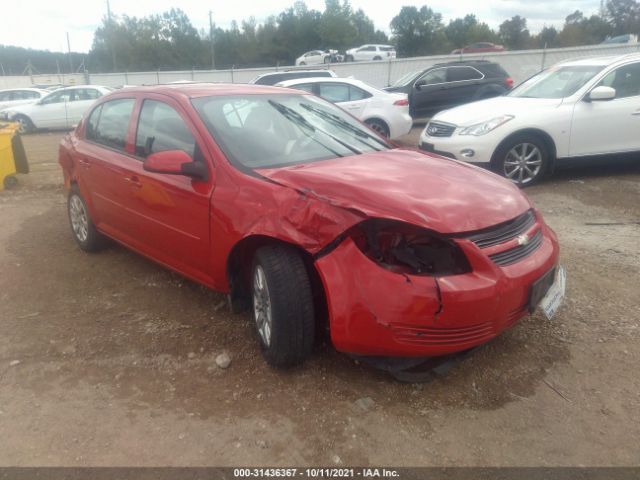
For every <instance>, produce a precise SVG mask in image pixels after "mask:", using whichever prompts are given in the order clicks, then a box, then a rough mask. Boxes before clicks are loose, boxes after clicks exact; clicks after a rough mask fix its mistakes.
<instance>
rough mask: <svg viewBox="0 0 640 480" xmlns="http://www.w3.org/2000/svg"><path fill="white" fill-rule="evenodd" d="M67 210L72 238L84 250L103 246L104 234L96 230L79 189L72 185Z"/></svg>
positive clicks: (88, 250) (92, 249) (94, 249)
mask: <svg viewBox="0 0 640 480" xmlns="http://www.w3.org/2000/svg"><path fill="white" fill-rule="evenodd" d="M67 211H68V213H69V223H70V224H71V232H72V233H73V238H74V239H75V240H76V242H77V243H78V245H79V246H80V248H81V249H82V250H84V251H85V252H96V251H98V250H100V249H101V248H103V247H104V245H105V243H106V240H105V238H104V236H103V235H102V234H101V233H100V232H98V230H96V227H95V225H94V224H93V220H91V217H90V216H89V210H88V209H87V204H86V203H85V201H84V199H83V198H82V195H80V190H78V187H77V186H73V187H72V188H71V191H70V192H69V197H68V199H67Z"/></svg>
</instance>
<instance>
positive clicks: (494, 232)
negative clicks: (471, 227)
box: [467, 210, 536, 248]
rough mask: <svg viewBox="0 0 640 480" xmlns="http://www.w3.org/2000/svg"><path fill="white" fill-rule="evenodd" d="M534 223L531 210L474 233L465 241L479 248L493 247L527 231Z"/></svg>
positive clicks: (534, 218)
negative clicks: (469, 241)
mask: <svg viewBox="0 0 640 480" xmlns="http://www.w3.org/2000/svg"><path fill="white" fill-rule="evenodd" d="M534 223H536V216H535V215H534V214H533V211H532V210H528V211H527V212H526V213H524V214H522V215H520V216H519V217H516V218H514V219H513V220H509V221H508V222H505V223H501V224H499V225H495V226H493V227H490V228H488V229H485V230H483V231H480V232H476V233H474V234H473V235H471V236H468V237H467V239H469V240H471V241H472V242H473V243H475V244H476V245H477V246H478V247H480V248H487V247H493V246H494V245H500V244H501V243H505V242H508V241H509V240H511V239H513V238H516V237H517V236H518V235H521V234H523V233H524V232H526V231H527V230H529V229H530V228H531V227H532V226H533V224H534Z"/></svg>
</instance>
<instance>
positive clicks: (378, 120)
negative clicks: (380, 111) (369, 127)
mask: <svg viewBox="0 0 640 480" xmlns="http://www.w3.org/2000/svg"><path fill="white" fill-rule="evenodd" d="M372 120H375V121H376V122H381V123H382V124H383V125H384V126H385V127H386V128H387V132H388V133H389V136H391V127H390V126H389V122H387V121H386V120H385V119H384V118H382V117H380V116H378V115H372V116H371V117H367V118H365V119H364V120H362V123H365V124H367V122H370V121H372Z"/></svg>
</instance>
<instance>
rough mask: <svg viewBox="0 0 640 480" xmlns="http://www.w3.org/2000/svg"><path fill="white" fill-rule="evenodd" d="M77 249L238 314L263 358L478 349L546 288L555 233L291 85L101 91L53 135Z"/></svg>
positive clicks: (515, 192) (513, 197)
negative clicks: (154, 275) (190, 286)
mask: <svg viewBox="0 0 640 480" xmlns="http://www.w3.org/2000/svg"><path fill="white" fill-rule="evenodd" d="M60 164H61V166H62V169H63V171H64V180H65V186H66V189H67V191H68V212H69V219H70V223H71V227H72V232H73V236H74V238H75V240H76V241H77V243H78V244H79V246H80V248H82V249H83V250H86V251H95V250H98V249H99V248H100V247H102V246H103V245H104V240H105V237H109V238H111V239H113V240H115V241H117V242H118V243H121V244H123V245H125V246H126V247H128V248H130V249H132V250H135V251H136V252H139V253H140V254H142V255H145V256H147V257H149V258H151V259H153V260H155V261H156V262H158V263H160V264H162V265H164V266H166V267H168V268H170V269H172V270H175V271H176V272H179V273H181V274H182V275H184V276H186V277H188V278H190V279H192V280H194V281H196V282H199V283H201V284H203V285H206V286H207V287H210V288H212V289H215V290H219V291H222V292H226V293H228V295H229V299H230V304H231V306H232V308H233V309H234V310H242V309H243V308H249V309H251V311H252V313H253V319H254V320H255V325H256V331H257V333H258V335H257V337H258V339H259V341H260V344H261V347H262V350H263V353H264V356H265V358H266V360H267V361H268V362H269V363H270V364H272V365H277V366H286V365H293V364H297V363H300V362H302V361H303V360H304V359H305V358H307V357H308V356H309V355H310V353H311V350H312V347H313V344H314V336H315V335H316V332H317V331H322V330H321V328H319V327H322V328H328V329H329V331H330V335H331V339H332V342H333V345H334V346H335V348H336V349H337V350H339V351H343V352H348V353H352V354H357V355H366V356H400V357H424V356H435V355H443V354H447V353H452V352H456V351H461V350H466V349H468V348H470V347H473V346H475V345H479V344H481V343H484V342H486V341H488V340H490V339H491V338H493V337H495V336H496V335H498V334H499V333H500V332H501V331H503V330H504V329H506V328H508V327H510V326H511V325H513V324H514V323H515V322H516V321H517V320H518V319H519V318H521V317H522V316H524V315H525V314H527V313H528V312H530V311H532V309H534V308H535V307H536V305H537V304H538V302H540V299H541V298H542V297H543V296H544V295H545V293H546V292H547V290H548V289H549V288H550V285H551V284H553V282H554V278H555V276H556V271H557V270H558V269H557V264H558V243H557V241H556V237H555V235H554V233H553V232H552V231H551V229H549V227H547V225H546V224H545V223H544V221H543V219H542V217H541V216H540V213H539V212H538V211H536V210H535V209H534V208H533V207H532V205H531V203H530V202H529V200H528V199H527V197H526V196H525V195H524V194H523V193H521V192H520V190H519V189H518V188H517V187H515V186H514V185H512V184H511V182H509V181H507V180H504V179H502V178H500V177H498V176H496V175H494V174H492V173H490V172H486V171H484V170H481V169H478V168H475V167H472V166H468V165H466V164H463V163H459V162H456V161H452V160H449V159H444V158H442V157H437V156H433V155H427V154H425V153H422V152H418V151H414V150H408V149H401V148H396V147H395V146H394V145H393V144H392V143H390V142H389V141H388V140H386V139H384V138H382V137H380V136H378V135H377V134H376V133H375V132H373V131H371V130H369V129H368V128H367V127H366V126H365V125H363V124H361V123H360V122H358V121H357V120H355V119H354V118H353V117H351V116H350V115H348V114H346V113H345V112H344V111H342V110H341V109H339V108H338V107H336V106H334V105H332V104H330V103H328V102H326V101H324V100H322V99H320V98H317V97H315V96H312V95H309V94H307V93H305V92H301V91H299V90H289V89H284V88H275V87H262V86H254V85H222V84H220V85H204V84H192V85H170V86H157V87H140V88H128V89H125V90H120V91H118V92H114V93H111V94H109V95H107V96H105V97H103V98H101V99H100V100H99V101H98V102H96V103H95V104H94V105H93V107H92V108H91V110H90V111H89V112H88V113H87V114H86V115H85V117H84V119H83V120H82V121H81V123H80V124H79V125H78V127H77V128H76V129H75V131H73V132H72V133H70V134H69V135H68V136H66V137H65V139H64V140H63V141H62V143H61V147H60Z"/></svg>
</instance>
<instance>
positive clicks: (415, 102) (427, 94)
mask: <svg viewBox="0 0 640 480" xmlns="http://www.w3.org/2000/svg"><path fill="white" fill-rule="evenodd" d="M446 88H447V69H446V68H434V69H433V70H429V71H428V72H426V73H425V74H424V75H422V76H421V77H420V78H418V79H417V80H416V81H415V82H414V84H413V88H412V90H411V93H410V95H409V106H410V110H411V114H412V115H416V114H426V113H431V112H435V111H438V110H439V109H440V107H441V106H442V105H443V102H444V97H445V90H446Z"/></svg>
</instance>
